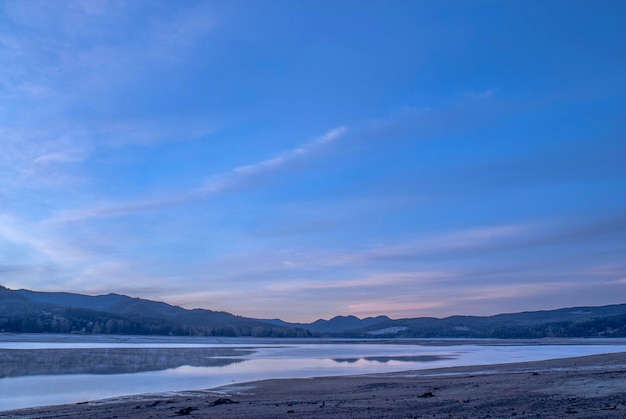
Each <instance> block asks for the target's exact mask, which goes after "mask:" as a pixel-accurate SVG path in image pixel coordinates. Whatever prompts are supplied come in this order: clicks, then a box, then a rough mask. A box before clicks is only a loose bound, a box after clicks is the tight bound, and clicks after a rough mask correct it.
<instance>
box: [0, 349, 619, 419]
mask: <svg viewBox="0 0 626 419" xmlns="http://www.w3.org/2000/svg"><path fill="white" fill-rule="evenodd" d="M78 416H80V417H85V418H105V417H106V418H113V417H133V418H146V419H147V418H161V417H178V416H185V417H190V418H192V417H195V418H201V417H208V416H218V417H229V418H275V417H293V416H298V417H303V416H304V417H312V418H315V417H318V418H343V417H352V416H353V417H360V418H377V417H398V418H407V417H435V418H444V417H446V418H447V417H511V416H515V417H559V416H563V417H575V418H579V417H589V418H592V417H622V418H623V417H626V352H621V353H611V354H602V355H589V356H584V357H576V358H561V359H553V360H546V361H533V362H521V363H511V364H497V365H477V366H465V367H447V368H437V369H428V370H415V371H404V372H394V373H378V374H366V375H350V376H336V377H316V378H298V379H270V380H262V381H253V382H248V383H242V384H234V385H228V386H223V387H217V388H212V389H208V390H201V391H186V392H172V393H163V394H147V395H137V396H125V397H121V398H114V399H106V400H95V401H89V402H84V403H78V404H69V405H54V406H42V407H34V408H26V409H19V410H9V411H2V412H0V417H1V418H59V417H78Z"/></svg>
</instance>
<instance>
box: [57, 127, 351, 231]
mask: <svg viewBox="0 0 626 419" xmlns="http://www.w3.org/2000/svg"><path fill="white" fill-rule="evenodd" d="M346 132H347V128H345V127H343V126H341V127H337V128H334V129H332V130H330V131H328V132H326V133H325V134H323V135H322V136H320V137H319V138H316V139H314V140H312V141H310V142H308V143H307V144H305V145H303V146H302V147H297V148H294V149H291V150H287V151H284V152H282V153H280V154H278V155H277V156H275V157H272V158H269V159H265V160H261V161H258V162H255V163H251V164H247V165H243V166H237V167H235V168H233V169H232V170H230V171H227V172H223V173H219V174H216V175H213V176H211V177H210V178H209V180H207V181H206V182H205V183H204V185H202V186H201V187H199V188H195V189H192V190H188V191H183V192H178V193H172V194H168V195H166V196H162V197H156V198H152V199H141V200H137V201H134V202H127V203H113V204H110V205H103V206H99V207H95V208H84V209H78V210H66V211H62V212H60V213H59V214H57V215H56V216H54V217H52V218H51V219H49V220H48V221H47V222H48V223H69V222H77V221H84V220H89V219H95V218H108V217H121V216H125V215H130V214H135V213H140V212H145V211H155V210H159V209H163V208H168V207H174V206H178V205H182V204H186V203H189V202H193V201H196V200H199V199H206V198H208V197H211V196H213V195H216V194H218V193H221V192H226V191H228V190H230V189H233V188H236V187H239V186H240V185H242V184H245V182H246V181H248V180H251V179H254V178H256V177H259V176H262V175H266V174H269V173H272V172H275V171H278V170H280V169H282V168H285V167H287V166H288V165H290V164H292V163H295V162H296V161H298V160H300V159H304V158H306V157H307V156H309V155H311V154H313V153H314V152H315V151H316V150H318V149H320V148H322V147H324V146H326V145H328V144H331V143H333V142H335V141H337V140H338V139H339V138H341V137H342V136H343V135H345V133H346Z"/></svg>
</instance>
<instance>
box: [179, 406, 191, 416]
mask: <svg viewBox="0 0 626 419" xmlns="http://www.w3.org/2000/svg"><path fill="white" fill-rule="evenodd" d="M192 410H195V409H194V408H193V407H185V408H183V409H180V410H179V411H178V412H176V414H177V415H180V416H184V415H188V414H190V413H191V411H192Z"/></svg>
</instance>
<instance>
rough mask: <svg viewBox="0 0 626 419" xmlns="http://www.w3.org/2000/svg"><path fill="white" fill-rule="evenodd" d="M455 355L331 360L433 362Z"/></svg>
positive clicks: (342, 361)
mask: <svg viewBox="0 0 626 419" xmlns="http://www.w3.org/2000/svg"><path fill="white" fill-rule="evenodd" d="M455 358H457V357H456V356H449V355H415V356H366V357H361V358H334V359H333V361H335V362H337V363H348V364H353V363H355V362H359V361H361V360H364V361H372V362H380V363H381V364H386V363H387V362H390V361H399V362H434V361H444V360H448V359H455Z"/></svg>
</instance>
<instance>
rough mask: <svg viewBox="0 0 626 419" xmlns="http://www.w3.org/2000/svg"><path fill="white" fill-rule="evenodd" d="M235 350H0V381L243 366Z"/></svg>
mask: <svg viewBox="0 0 626 419" xmlns="http://www.w3.org/2000/svg"><path fill="white" fill-rule="evenodd" d="M254 352H255V351H254V350H248V349H237V348H93V349H91V348H90V349H83V348H81V349H0V378H4V377H19V376H22V375H56V374H127V373H135V372H146V371H160V370H166V369H170V368H178V367H181V366H184V365H188V366H191V367H224V366H227V365H230V364H235V363H239V362H244V361H245V359H242V358H225V357H240V356H245V355H249V354H252V353H254Z"/></svg>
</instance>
